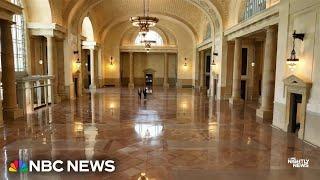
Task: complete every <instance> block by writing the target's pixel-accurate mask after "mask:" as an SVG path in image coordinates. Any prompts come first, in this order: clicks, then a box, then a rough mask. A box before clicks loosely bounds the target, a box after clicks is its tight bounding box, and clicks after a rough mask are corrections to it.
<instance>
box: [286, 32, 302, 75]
mask: <svg viewBox="0 0 320 180" xmlns="http://www.w3.org/2000/svg"><path fill="white" fill-rule="evenodd" d="M292 37H293V45H292V47H293V49H292V51H291V55H290V58H288V59H287V64H288V66H289V69H290V70H291V71H294V70H295V68H296V66H297V64H298V62H299V58H297V53H296V50H295V47H296V39H300V40H301V41H303V39H304V34H297V33H296V31H294V33H293V35H292Z"/></svg>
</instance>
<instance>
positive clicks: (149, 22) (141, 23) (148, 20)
mask: <svg viewBox="0 0 320 180" xmlns="http://www.w3.org/2000/svg"><path fill="white" fill-rule="evenodd" d="M149 8H150V7H149V0H143V16H136V17H131V18H130V22H131V24H132V25H133V26H135V27H139V28H140V33H141V34H142V35H143V36H145V35H146V34H147V32H149V29H150V27H154V26H155V25H156V24H157V23H158V22H159V19H158V18H156V17H150V16H149V12H150V9H149Z"/></svg>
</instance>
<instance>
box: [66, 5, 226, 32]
mask: <svg viewBox="0 0 320 180" xmlns="http://www.w3.org/2000/svg"><path fill="white" fill-rule="evenodd" d="M63 1H64V3H65V6H64V7H65V9H64V13H63V14H64V15H63V16H64V17H68V18H65V21H67V22H65V24H67V25H68V28H69V29H71V27H73V28H76V27H79V22H80V21H82V19H83V18H84V17H85V16H86V15H87V14H90V17H91V18H93V21H95V23H96V24H98V29H97V30H95V31H97V32H99V33H101V32H102V30H101V29H103V28H106V27H108V24H112V23H113V22H115V21H117V19H118V18H124V17H126V19H129V17H130V16H135V15H141V14H142V12H143V5H142V4H143V1H142V0H63ZM226 1H229V0H156V1H155V0H151V3H150V11H151V12H150V14H151V15H152V14H161V15H165V16H168V17H172V18H175V19H177V20H179V21H181V22H183V23H184V24H186V25H187V26H189V28H191V30H192V31H194V32H198V31H199V30H200V29H201V28H200V26H201V22H202V21H203V19H204V18H205V17H206V16H207V18H208V16H209V18H210V21H211V22H214V23H213V24H214V25H216V27H219V28H220V27H222V28H223V23H222V16H221V14H227V13H224V11H225V10H227V9H228V7H227V6H226V4H227V3H226ZM220 11H221V12H223V13H220ZM160 20H161V19H160ZM119 23H120V22H119ZM121 23H122V22H121ZM222 28H221V29H219V31H221V30H222ZM72 31H73V32H74V33H75V31H76V30H72Z"/></svg>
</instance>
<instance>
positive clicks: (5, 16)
mask: <svg viewBox="0 0 320 180" xmlns="http://www.w3.org/2000/svg"><path fill="white" fill-rule="evenodd" d="M14 14H22V8H21V7H19V6H17V5H15V4H13V3H11V2H9V1H6V0H0V19H1V20H6V21H9V22H12V16H13V15H14Z"/></svg>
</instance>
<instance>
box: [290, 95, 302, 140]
mask: <svg viewBox="0 0 320 180" xmlns="http://www.w3.org/2000/svg"><path fill="white" fill-rule="evenodd" d="M290 98H291V100H290V102H291V103H290V114H289V118H290V119H289V121H290V125H289V128H290V129H289V130H290V132H291V133H294V134H296V135H298V132H299V130H300V125H301V124H300V122H301V119H300V118H301V117H300V114H301V110H302V109H301V107H302V106H301V104H302V95H301V94H295V93H292V94H291V95H290Z"/></svg>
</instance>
